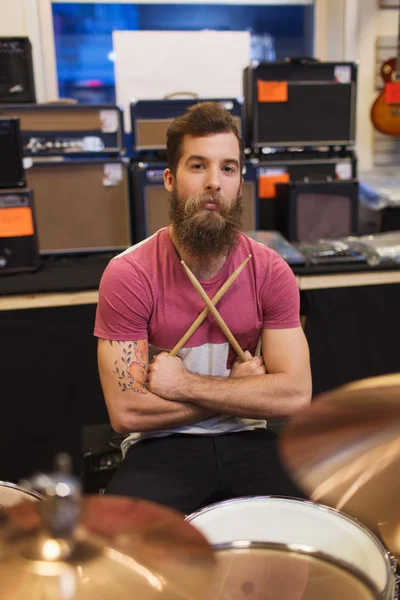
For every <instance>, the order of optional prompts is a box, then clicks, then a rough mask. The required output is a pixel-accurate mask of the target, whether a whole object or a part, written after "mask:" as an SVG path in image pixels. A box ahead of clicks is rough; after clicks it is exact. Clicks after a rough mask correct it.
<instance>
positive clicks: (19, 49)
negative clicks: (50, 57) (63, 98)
mask: <svg viewBox="0 0 400 600" xmlns="http://www.w3.org/2000/svg"><path fill="white" fill-rule="evenodd" d="M3 18H4V19H5V15H4V16H3ZM2 102H3V103H5V102H12V103H14V102H36V95H35V84H34V78H33V62H32V47H31V43H30V41H29V39H28V38H27V37H1V38H0V103H2Z"/></svg>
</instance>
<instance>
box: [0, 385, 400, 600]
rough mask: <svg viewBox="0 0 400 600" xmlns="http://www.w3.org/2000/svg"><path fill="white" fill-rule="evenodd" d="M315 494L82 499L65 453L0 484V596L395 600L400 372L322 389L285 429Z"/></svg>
mask: <svg viewBox="0 0 400 600" xmlns="http://www.w3.org/2000/svg"><path fill="white" fill-rule="evenodd" d="M279 451H280V454H281V457H282V460H283V462H284V464H285V465H286V467H287V469H288V472H289V473H290V475H291V476H292V478H293V479H294V481H296V483H297V484H298V486H299V487H300V488H302V489H303V490H304V492H305V493H306V494H307V496H308V497H309V498H310V499H309V500H301V499H296V498H283V497H277V496H269V497H266V496H259V497H249V498H236V499H233V500H227V501H223V502H218V503H215V504H212V505H210V506H207V507H205V508H203V509H201V510H199V511H197V512H196V513H193V514H191V515H188V516H186V517H185V516H184V515H182V514H180V513H178V512H176V511H173V510H171V509H167V508H165V507H162V506H159V505H157V504H155V503H152V502H148V501H143V500H138V499H131V498H122V497H116V496H81V493H80V486H79V482H78V481H77V480H76V479H75V478H74V477H73V476H72V475H71V469H70V465H69V461H68V457H66V456H65V455H60V456H58V457H57V465H56V469H55V472H54V473H52V474H40V475H36V476H34V477H32V478H31V479H30V480H29V481H28V482H27V483H26V486H25V487H20V486H17V485H14V484H11V483H0V505H1V506H2V508H1V510H0V599H1V600H3V599H5V598H7V600H8V599H12V600H22V599H24V600H26V599H29V600H91V599H92V598H95V599H96V600H111V599H118V600H124V598H129V599H136V598H137V599H140V600H148V599H154V600H157V599H158V598H160V599H161V598H162V599H164V598H165V599H168V600H197V599H199V600H200V599H204V600H228V599H229V600H249V599H250V600H300V599H302V600H370V599H371V600H377V599H379V600H396V599H398V598H399V593H398V586H397V582H398V576H397V557H399V556H400V510H397V498H398V497H399V494H398V492H400V477H399V476H398V473H399V470H398V467H399V463H400V375H398V376H397V375H392V376H387V377H384V378H373V379H367V380H363V381H360V382H356V383H354V384H350V385H347V386H343V387H342V388H339V389H337V390H334V391H333V392H330V393H326V394H322V395H321V396H319V397H318V398H316V399H315V400H314V401H313V403H312V404H311V406H310V407H308V408H306V409H304V410H303V411H301V412H299V413H297V414H296V415H294V416H293V417H291V418H290V419H289V420H288V422H287V424H286V425H285V427H284V429H283V431H282V432H281V434H280V438H279Z"/></svg>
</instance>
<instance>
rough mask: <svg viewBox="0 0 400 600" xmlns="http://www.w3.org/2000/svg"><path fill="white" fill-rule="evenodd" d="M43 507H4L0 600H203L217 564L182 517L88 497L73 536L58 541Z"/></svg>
mask: <svg viewBox="0 0 400 600" xmlns="http://www.w3.org/2000/svg"><path fill="white" fill-rule="evenodd" d="M47 502H49V500H42V501H40V502H35V503H32V502H23V503H21V504H18V505H16V506H13V507H7V508H4V514H5V517H6V521H5V522H2V523H1V525H0V598H1V600H3V599H5V598H7V599H8V600H9V599H10V598H12V599H13V600H22V599H24V600H25V599H26V598H29V600H39V599H40V600H91V599H94V600H114V599H115V600H124V599H125V598H126V599H128V598H129V600H134V599H140V600H150V599H151V600H153V599H154V600H158V598H160V599H161V598H162V599H167V600H183V599H185V600H197V599H200V598H207V589H208V586H209V583H210V581H211V578H212V575H213V571H214V567H215V558H214V556H213V552H212V549H211V547H210V546H209V544H208V543H207V541H206V540H205V538H204V537H203V536H202V534H201V533H200V532H199V531H197V529H195V528H194V527H192V526H191V525H189V524H188V523H186V522H185V521H184V517H183V515H180V513H178V512H175V511H173V510H171V509H167V508H164V507H161V506H159V505H157V504H155V503H152V502H148V501H144V500H136V499H135V500H133V499H130V498H122V497H117V496H102V497H98V496H86V497H84V498H83V500H82V501H81V515H80V517H79V520H78V524H77V527H76V529H75V531H74V533H73V535H72V536H71V537H63V538H62V539H61V538H56V537H54V535H53V536H50V535H49V534H48V533H47V532H46V529H45V528H44V526H43V520H42V518H41V510H43V507H45V505H46V503H47ZM71 508H72V509H73V504H71ZM62 510H63V511H66V512H68V510H69V508H68V504H64V505H63V507H62ZM69 517H70V515H68V514H66V519H68V518H69Z"/></svg>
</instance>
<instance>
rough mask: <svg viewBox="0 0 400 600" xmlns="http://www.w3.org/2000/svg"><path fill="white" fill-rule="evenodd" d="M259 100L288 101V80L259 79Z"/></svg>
mask: <svg viewBox="0 0 400 600" xmlns="http://www.w3.org/2000/svg"><path fill="white" fill-rule="evenodd" d="M257 90H258V97H257V99H258V101H259V102H287V101H288V99H289V95H288V94H289V92H288V82H287V81H261V80H260V79H259V80H258V81H257Z"/></svg>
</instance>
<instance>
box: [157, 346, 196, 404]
mask: <svg viewBox="0 0 400 600" xmlns="http://www.w3.org/2000/svg"><path fill="white" fill-rule="evenodd" d="M189 379H190V373H189V372H188V371H187V370H186V369H185V367H184V366H183V362H182V361H181V359H180V358H178V357H177V356H169V354H167V352H161V353H160V354H157V356H156V357H155V358H154V360H153V362H152V363H150V364H149V367H148V373H147V388H148V389H149V390H150V391H151V392H153V394H157V395H158V396H161V397H162V398H165V399H166V400H177V401H181V402H182V401H184V400H185V389H186V388H187V385H188V383H189Z"/></svg>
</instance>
